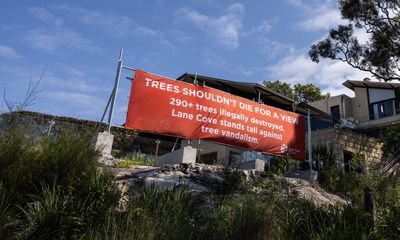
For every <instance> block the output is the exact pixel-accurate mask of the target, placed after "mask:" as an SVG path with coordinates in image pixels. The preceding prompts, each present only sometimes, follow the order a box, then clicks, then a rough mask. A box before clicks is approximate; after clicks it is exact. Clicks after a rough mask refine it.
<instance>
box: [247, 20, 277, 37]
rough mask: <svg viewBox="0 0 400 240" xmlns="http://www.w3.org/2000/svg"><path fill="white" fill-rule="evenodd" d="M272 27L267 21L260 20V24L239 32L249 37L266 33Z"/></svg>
mask: <svg viewBox="0 0 400 240" xmlns="http://www.w3.org/2000/svg"><path fill="white" fill-rule="evenodd" d="M271 29H272V25H271V23H270V22H268V21H265V20H263V21H261V24H260V25H258V26H256V27H255V28H253V29H251V30H249V31H244V32H243V33H241V36H243V37H249V36H250V37H251V36H257V35H263V34H266V33H269V32H270V31H271Z"/></svg>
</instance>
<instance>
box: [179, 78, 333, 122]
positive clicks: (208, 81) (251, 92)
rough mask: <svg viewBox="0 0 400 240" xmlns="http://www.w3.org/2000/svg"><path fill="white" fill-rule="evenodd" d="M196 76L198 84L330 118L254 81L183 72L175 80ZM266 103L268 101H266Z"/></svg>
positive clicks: (185, 80)
mask: <svg viewBox="0 0 400 240" xmlns="http://www.w3.org/2000/svg"><path fill="white" fill-rule="evenodd" d="M195 77H196V79H197V81H198V82H199V84H202V83H203V82H204V83H205V85H206V86H207V85H208V86H212V87H214V86H219V87H221V88H222V89H223V87H228V88H229V89H231V90H232V89H234V90H236V91H237V92H239V93H240V94H236V93H234V92H231V93H232V94H235V95H238V96H241V97H246V96H247V98H248V99H252V98H256V96H257V94H259V93H260V94H261V95H262V97H264V98H268V100H272V101H273V102H275V103H277V104H280V105H283V106H286V108H287V109H285V110H288V109H292V107H293V105H294V104H296V107H295V112H296V113H298V114H302V115H307V113H308V109H310V114H311V115H312V116H313V117H322V118H330V119H331V117H330V115H329V114H327V113H325V112H323V111H321V110H319V109H317V108H315V107H312V106H310V105H309V104H307V103H304V102H301V103H296V101H295V100H293V99H291V98H288V97H286V96H284V95H282V94H280V93H277V92H275V91H273V90H271V89H269V88H267V87H265V86H264V85H261V84H259V83H254V82H239V81H231V80H226V79H220V78H214V77H207V76H202V75H197V76H196V75H195V74H190V73H184V74H182V75H181V76H179V77H178V78H177V80H180V81H183V82H188V83H193V80H194V78H195ZM266 104H268V103H266Z"/></svg>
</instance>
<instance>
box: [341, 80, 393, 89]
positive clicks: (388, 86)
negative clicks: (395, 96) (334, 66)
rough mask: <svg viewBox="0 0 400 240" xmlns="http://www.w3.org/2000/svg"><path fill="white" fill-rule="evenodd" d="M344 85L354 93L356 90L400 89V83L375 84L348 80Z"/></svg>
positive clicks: (373, 82)
mask: <svg viewBox="0 0 400 240" xmlns="http://www.w3.org/2000/svg"><path fill="white" fill-rule="evenodd" d="M343 85H344V86H345V87H347V88H349V89H351V90H352V91H354V88H356V87H358V88H381V89H400V83H390V82H375V81H358V80H347V81H346V82H344V83H343Z"/></svg>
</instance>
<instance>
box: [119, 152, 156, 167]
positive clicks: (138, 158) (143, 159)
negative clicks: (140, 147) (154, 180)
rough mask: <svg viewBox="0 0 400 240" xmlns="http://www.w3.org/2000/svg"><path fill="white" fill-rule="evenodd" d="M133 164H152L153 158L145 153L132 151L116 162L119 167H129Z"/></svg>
mask: <svg viewBox="0 0 400 240" xmlns="http://www.w3.org/2000/svg"><path fill="white" fill-rule="evenodd" d="M134 165H141V166H154V159H152V158H149V157H148V156H146V155H145V154H142V153H141V152H140V151H139V152H134V153H133V154H132V155H130V156H129V157H127V158H123V159H122V160H120V161H119V162H118V163H117V166H118V167H119V168H130V167H132V166H134Z"/></svg>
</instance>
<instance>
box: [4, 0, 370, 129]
mask: <svg viewBox="0 0 400 240" xmlns="http://www.w3.org/2000/svg"><path fill="white" fill-rule="evenodd" d="M0 9H1V10H0V89H1V90H2V91H1V94H2V95H3V91H4V90H5V91H4V92H5V93H6V97H7V99H8V100H9V101H20V100H22V99H23V96H24V94H25V91H26V89H27V86H28V84H29V81H31V80H33V81H35V80H37V79H38V78H39V76H40V74H41V73H42V71H43V69H44V67H45V66H46V65H47V69H46V72H45V74H44V77H43V79H42V82H41V83H40V85H39V88H38V89H39V93H38V94H37V95H36V99H35V104H34V105H33V106H31V107H30V108H29V109H30V110H33V111H41V112H45V113H50V114H56V115H63V116H71V117H77V118H82V119H91V120H99V119H100V117H101V114H102V112H103V110H104V107H105V105H106V101H107V99H108V97H109V94H110V92H111V89H112V86H113V84H114V76H115V69H116V64H117V58H118V55H119V50H120V49H121V48H123V49H124V51H125V56H124V62H125V65H128V66H131V67H135V68H141V69H143V70H145V71H149V72H153V73H156V74H159V75H163V76H167V77H170V78H176V77H178V76H180V75H181V74H183V73H185V72H190V73H195V72H197V73H198V74H201V75H206V76H212V77H218V78H223V79H229V80H237V81H250V82H262V81H263V80H281V81H284V82H288V83H292V84H295V83H313V84H315V85H317V86H319V87H320V88H321V89H322V90H323V91H324V92H325V93H326V92H330V93H331V94H332V95H337V94H339V93H351V92H350V91H349V90H346V89H345V88H344V87H343V86H342V85H341V84H342V82H343V81H345V80H346V79H363V78H364V77H370V76H369V75H368V74H366V73H363V72H359V71H357V70H354V69H352V68H350V67H348V66H347V65H346V64H344V63H341V62H337V61H328V60H326V61H322V62H321V63H319V64H316V63H313V62H311V60H309V58H308V55H307V53H308V50H309V48H310V45H311V44H313V43H315V42H317V41H318V40H320V39H322V38H323V37H324V36H326V34H327V32H328V30H329V29H330V28H332V27H335V26H336V25H337V24H338V23H341V22H343V20H341V19H340V14H339V11H338V9H337V2H336V1H333V0H332V1H329V0H327V1H313V0H311V1H306V0H284V1H262V0H253V1H242V2H238V1H222V0H221V1H219V0H193V1H183V0H177V1H172V0H170V1H167V0H158V1H150V0H138V1H133V0H121V1H77V0H71V1H55V0H53V1H49V0H48V1H40V0H38V1H27V0H26V1H22V0H21V1H2V2H1V3H0ZM358 35H359V36H360V37H361V38H363V37H364V38H365V34H364V35H363V33H359V34H358ZM131 75H132V73H131V72H130V71H124V72H123V74H122V78H121V80H122V82H121V85H120V89H119V97H118V99H117V105H116V111H115V118H114V119H115V123H116V124H120V123H123V122H124V119H125V115H126V108H127V101H128V95H129V88H130V82H129V81H128V80H126V79H125V78H126V77H127V76H131ZM2 108H3V110H5V107H4V103H3V104H2Z"/></svg>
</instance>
